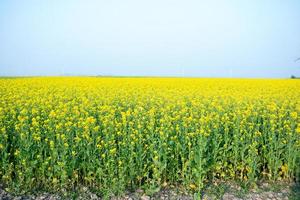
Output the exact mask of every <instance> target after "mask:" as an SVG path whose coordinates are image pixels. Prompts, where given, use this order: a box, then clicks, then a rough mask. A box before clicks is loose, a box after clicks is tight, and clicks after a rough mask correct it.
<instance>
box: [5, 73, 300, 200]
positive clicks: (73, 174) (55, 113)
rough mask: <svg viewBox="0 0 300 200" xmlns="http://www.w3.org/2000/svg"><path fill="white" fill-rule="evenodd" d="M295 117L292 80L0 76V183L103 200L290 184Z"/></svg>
mask: <svg viewBox="0 0 300 200" xmlns="http://www.w3.org/2000/svg"><path fill="white" fill-rule="evenodd" d="M299 116H300V81H299V80H288V79H286V80H284V79H278V80H277V79H200V78H199V79H197V78H108V77H101V78H99V77H57V78H56V77H44V78H38V77H37V78H1V79H0V183H1V184H2V185H3V186H4V187H5V188H6V190H7V191H11V192H16V193H22V192H30V191H34V190H39V189H41V190H46V191H54V192H55V191H60V190H61V189H66V190H72V189H73V188H76V187H79V186H85V187H88V188H90V189H92V190H94V191H97V192H98V193H99V194H101V195H102V196H104V197H105V196H106V197H109V196H111V195H113V194H122V193H124V192H125V191H128V190H135V189H138V188H146V189H153V190H159V189H160V188H164V187H169V186H171V185H180V186H181V187H183V188H185V189H186V190H188V191H194V192H197V191H201V190H202V189H203V187H204V186H205V184H207V183H209V182H211V181H214V180H225V181H226V180H229V181H240V182H244V183H246V184H249V185H253V184H255V183H256V182H257V181H261V180H265V181H280V180H284V181H295V179H296V178H297V177H299V168H300V117H299Z"/></svg>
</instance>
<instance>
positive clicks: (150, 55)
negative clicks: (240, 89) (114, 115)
mask: <svg viewBox="0 0 300 200" xmlns="http://www.w3.org/2000/svg"><path fill="white" fill-rule="evenodd" d="M299 57H300V1H299V0H284V1H282V0H243V1H241V0H205V1H204V0H184V1H183V0H151V1H149V0H126V1H124V0H94V1H93V0H81V1H79V0H64V1H61V0H43V1H40V0H26V1H17V0H1V1H0V76H39V75H41V76H45V75H46V76H57V75H118V76H119V75H121V76H191V77H272V78H285V77H290V76H291V75H292V74H293V75H296V76H300V61H297V62H296V61H295V60H296V59H297V58H299Z"/></svg>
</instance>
